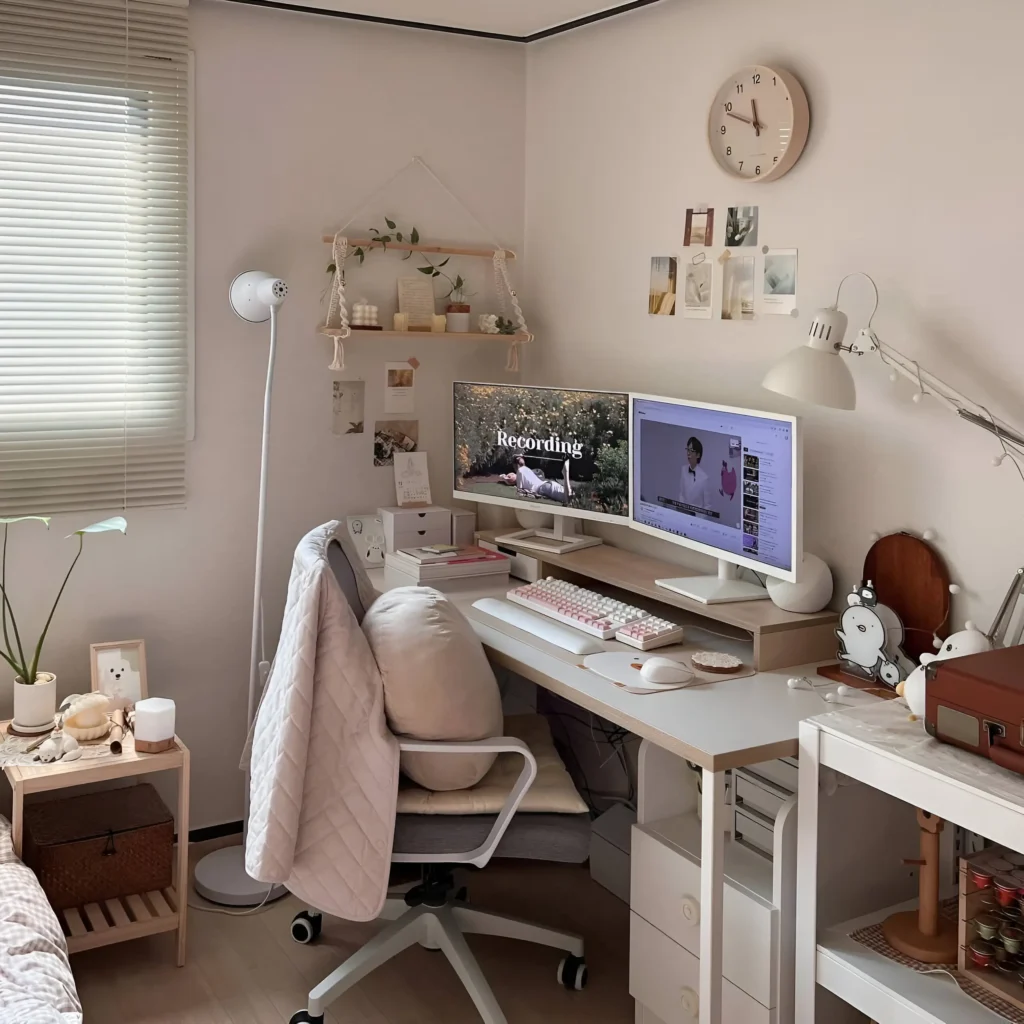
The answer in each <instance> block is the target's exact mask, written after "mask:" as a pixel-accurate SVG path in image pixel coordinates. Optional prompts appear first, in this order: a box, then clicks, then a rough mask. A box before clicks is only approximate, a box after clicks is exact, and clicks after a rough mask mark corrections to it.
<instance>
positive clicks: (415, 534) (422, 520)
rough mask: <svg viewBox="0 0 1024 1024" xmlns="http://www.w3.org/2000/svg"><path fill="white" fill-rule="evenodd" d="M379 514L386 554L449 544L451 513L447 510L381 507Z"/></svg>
mask: <svg viewBox="0 0 1024 1024" xmlns="http://www.w3.org/2000/svg"><path fill="white" fill-rule="evenodd" d="M378 512H379V513H380V518H381V523H382V524H383V526H384V547H385V550H387V551H391V552H394V551H399V550H401V549H402V548H415V547H420V546H421V545H423V544H451V542H452V514H451V511H450V510H449V509H446V508H437V507H435V508H382V509H378Z"/></svg>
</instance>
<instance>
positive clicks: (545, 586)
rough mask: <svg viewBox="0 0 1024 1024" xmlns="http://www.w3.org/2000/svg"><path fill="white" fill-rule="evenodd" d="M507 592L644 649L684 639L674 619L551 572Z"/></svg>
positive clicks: (605, 636)
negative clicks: (557, 576)
mask: <svg viewBox="0 0 1024 1024" xmlns="http://www.w3.org/2000/svg"><path fill="white" fill-rule="evenodd" d="M505 596H506V597H507V598H508V600H509V601H512V602H514V603H515V604H519V605H522V606H523V607H524V608H529V609H530V610H531V611H534V612H539V613H540V614H541V615H546V616H547V617H548V618H551V619H555V620H556V621H558V622H564V623H566V624H567V625H569V626H573V627H575V628H576V629H579V630H581V631H582V632H584V633H589V634H590V635H591V636H596V637H598V638H600V639H601V640H612V639H615V640H620V641H621V642H622V643H624V644H629V645H630V646H631V647H637V648H639V649H640V650H641V651H649V650H651V649H652V648H655V647H664V646H665V645H667V644H677V643H681V642H682V639H683V627H682V626H679V625H677V624H676V623H674V622H669V621H668V620H667V619H659V618H658V617H657V616H656V615H651V613H650V612H646V611H644V610H643V609H642V608H636V607H634V606H633V605H629V604H626V603H625V602H624V601H617V600H615V598H613V597H605V596H604V595H603V594H595V593H594V591H592V590H584V589H583V587H577V586H575V585H574V584H572V583H567V582H566V581H565V580H556V579H554V578H553V577H550V576H549V577H548V578H547V579H543V580H538V581H537V582H536V583H524V584H523V585H522V586H520V587H516V588H515V589H514V590H510V591H509V592H508V593H507V594H506V595H505Z"/></svg>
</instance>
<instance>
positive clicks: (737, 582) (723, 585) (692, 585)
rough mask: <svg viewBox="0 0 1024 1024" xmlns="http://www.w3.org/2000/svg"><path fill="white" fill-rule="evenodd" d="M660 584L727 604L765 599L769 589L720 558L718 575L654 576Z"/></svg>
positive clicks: (685, 594) (706, 600) (696, 598)
mask: <svg viewBox="0 0 1024 1024" xmlns="http://www.w3.org/2000/svg"><path fill="white" fill-rule="evenodd" d="M654 582H655V583H656V584H657V585H658V586H659V587H664V588H665V589H666V590H671V591H672V592H673V593H674V594H682V595H683V597H689V598H690V599H691V600H694V601H700V603H701V604H725V603H727V602H729V601H762V600H764V599H765V598H767V597H768V591H767V589H766V588H765V587H762V586H761V584H760V583H748V582H747V581H746V580H741V579H739V567H738V566H735V565H733V564H732V562H726V561H724V560H723V559H721V558H720V559H719V560H718V575H717V576H679V577H677V578H675V579H666V580H655V581H654Z"/></svg>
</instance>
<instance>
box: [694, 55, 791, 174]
mask: <svg viewBox="0 0 1024 1024" xmlns="http://www.w3.org/2000/svg"><path fill="white" fill-rule="evenodd" d="M809 123H810V118H809V116H808V109H807V97H806V95H805V94H804V91H803V88H802V87H801V85H800V83H799V82H798V81H797V80H796V78H794V77H793V76H792V75H791V74H789V73H788V72H786V71H781V70H778V69H774V68H769V67H764V66H762V65H759V64H755V65H752V66H751V67H747V68H743V69H742V70H740V71H737V72H736V74H735V75H733V76H732V77H730V78H729V79H728V81H726V82H725V83H724V84H723V85H722V88H721V89H719V90H718V95H717V96H715V100H714V103H712V105H711V113H710V115H709V117H708V138H709V141H710V143H711V151H712V153H714V155H715V159H716V160H717V161H718V163H719V165H720V166H721V167H722V169H723V170H725V171H727V172H728V173H729V174H732V175H734V176H735V177H737V178H743V179H744V180H749V181H771V180H773V179H775V178H781V177H782V175H783V174H785V173H786V171H788V170H789V169H790V168H791V167H792V166H793V165H794V164H795V163H796V162H797V160H798V159H799V157H800V153H801V151H802V150H803V148H804V143H805V142H806V141H807V130H808V127H809Z"/></svg>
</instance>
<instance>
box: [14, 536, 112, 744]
mask: <svg viewBox="0 0 1024 1024" xmlns="http://www.w3.org/2000/svg"><path fill="white" fill-rule="evenodd" d="M25 520H35V521H36V522H40V523H43V524H44V525H45V526H46V527H47V529H49V526H50V518H49V516H16V517H15V518H12V519H0V523H2V524H3V528H4V538H3V554H2V556H0V623H2V632H3V644H2V646H0V658H3V660H4V661H6V662H7V664H8V665H9V666H10V668H11V670H12V671H13V672H14V725H15V728H16V729H17V730H19V731H20V732H37V733H42V732H48V731H49V730H50V729H52V728H53V716H54V715H55V713H56V711H57V677H56V676H55V675H54V674H53V673H52V672H43V671H40V669H39V660H40V658H41V657H42V653H43V643H44V641H45V640H46V634H47V633H48V632H49V629H50V623H51V622H53V616H54V613H55V612H56V611H57V605H58V604H60V599H61V597H62V596H63V594H64V588H65V587H66V586H67V585H68V580H69V579H70V578H71V573H72V572H74V569H75V566H76V565H77V564H78V559H79V558H81V557H82V547H83V544H84V542H85V535H86V534H87V533H107V532H109V531H111V530H117V531H118V532H120V533H124V532H125V530H126V529H127V527H128V524H127V523H126V522H125V520H124V519H123V518H122V517H121V516H115V517H114V518H113V519H105V520H104V521H103V522H101V523H93V524H92V526H86V527H85V528H84V529H81V530H76V531H75V532H74V533H73V534H71V536H72V537H77V538H78V551H77V553H76V554H75V557H74V559H73V560H72V562H71V567H70V568H69V569H68V571H67V573H66V575H65V576H64V582H63V583H61V585H60V590H58V591H57V597H56V598H55V599H54V602H53V607H52V608H51V609H50V614H49V615H48V616H47V618H46V623H45V624H44V626H43V631H42V632H41V633H40V634H39V639H38V640H37V641H36V644H35V647H34V648H33V647H31V646H30V647H28V649H27V650H28V654H27V655H26V647H25V646H24V644H23V643H22V639H21V632H20V630H19V629H18V623H17V620H16V619H15V617H14V608H13V607H12V606H11V598H10V591H9V589H8V587H7V531H8V529H9V528H10V525H11V523H20V522H24V521H25Z"/></svg>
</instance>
